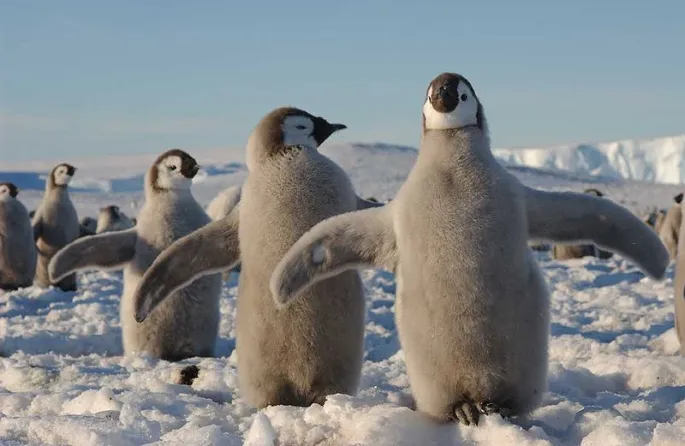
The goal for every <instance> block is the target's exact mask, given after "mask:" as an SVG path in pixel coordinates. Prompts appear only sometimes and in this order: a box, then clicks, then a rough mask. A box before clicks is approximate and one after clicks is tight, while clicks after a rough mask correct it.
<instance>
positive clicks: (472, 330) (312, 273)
mask: <svg viewBox="0 0 685 446" xmlns="http://www.w3.org/2000/svg"><path fill="white" fill-rule="evenodd" d="M474 222H475V223H474ZM529 239H536V240H540V241H550V242H559V241H567V242H573V241H574V242H592V243H596V244H598V245H600V246H602V247H605V248H607V249H611V250H614V251H618V252H620V253H622V254H623V255H625V256H626V257H628V258H630V259H632V260H634V261H635V262H636V263H638V264H639V265H640V266H641V267H642V268H643V269H644V270H646V271H647V272H648V274H650V275H651V276H653V277H657V278H662V277H663V276H664V272H665V269H666V266H667V263H668V254H667V252H666V250H665V249H664V247H663V245H662V244H661V242H660V241H659V239H658V237H657V236H656V234H654V232H653V231H651V230H650V229H649V228H648V227H646V226H645V225H644V223H642V221H640V220H639V219H638V218H636V217H635V216H633V214H632V213H631V212H630V211H628V210H627V209H625V208H623V207H621V206H619V205H617V204H615V203H613V202H611V201H610V200H605V199H602V198H597V197H593V196H590V195H588V194H577V193H558V192H543V191H539V190H535V189H532V188H529V187H526V186H524V185H522V184H521V183H520V182H519V180H518V179H517V178H516V177H514V176H513V175H512V174H510V173H509V172H508V171H507V170H506V169H505V168H504V167H503V166H501V165H500V164H499V163H498V162H497V160H496V159H495V157H494V156H493V154H492V151H491V148H490V138H489V134H488V126H487V121H486V118H485V112H484V109H483V106H482V104H481V103H480V101H479V99H478V97H477V95H476V92H475V91H474V89H473V88H472V86H471V83H470V82H469V81H468V80H467V79H466V78H464V77H463V76H460V75H459V74H456V73H443V74H440V75H439V76H437V77H436V78H435V79H433V80H432V81H431V83H430V84H429V86H428V89H427V93H426V96H425V102H424V104H423V134H422V140H421V147H420V150H419V152H418V157H417V159H416V163H415V165H414V167H413V168H412V170H411V172H410V173H409V176H408V177H407V180H406V182H405V183H404V184H403V185H402V187H401V189H400V190H399V192H398V193H397V195H396V197H395V199H394V200H393V201H392V202H391V203H389V204H387V205H385V206H384V207H382V208H377V209H368V210H364V211H357V212H350V213H346V214H343V215H338V216H334V217H332V218H329V219H327V220H324V221H323V222H321V223H318V224H317V225H315V226H314V227H313V228H312V229H310V230H309V231H307V233H305V234H304V235H303V236H302V237H301V238H300V239H299V240H298V241H297V242H295V244H294V245H293V246H292V247H291V248H290V249H289V250H288V252H287V253H286V254H285V256H284V257H283V259H282V260H281V261H280V262H279V263H278V265H276V267H275V269H274V273H273V276H272V279H271V284H270V288H271V290H272V293H273V296H274V298H275V301H276V302H277V304H278V305H281V306H283V311H292V310H290V308H291V307H290V306H291V305H295V304H300V303H301V301H302V300H304V299H306V300H312V299H313V298H314V297H315V296H311V295H307V291H308V290H309V289H310V287H312V286H316V284H317V283H319V281H321V280H330V278H333V277H336V275H337V274H341V273H345V272H347V271H348V270H350V269H356V268H360V267H364V266H371V267H380V268H385V269H387V270H389V271H394V272H395V274H396V276H397V301H396V307H395V308H396V310H395V312H396V319H397V329H398V334H399V339H400V343H401V345H402V350H403V352H404V356H405V363H406V365H407V373H408V377H409V383H410V386H411V390H412V394H413V396H414V398H415V400H416V407H417V409H418V410H419V411H420V412H422V413H424V414H427V415H429V416H431V417H433V418H435V419H437V420H442V421H449V420H458V421H459V422H462V423H464V424H477V423H478V421H479V417H480V416H481V415H483V414H492V413H500V414H502V415H510V416H513V415H525V414H527V413H529V412H530V411H532V410H533V409H535V408H536V407H537V406H538V404H539V403H540V400H541V398H542V395H543V393H544V391H545V389H546V385H547V364H548V351H547V346H548V337H549V294H548V291H547V288H546V286H545V282H544V279H543V277H542V274H541V272H540V270H539V268H538V266H537V263H536V262H535V260H534V256H533V253H532V251H531V250H530V249H529V248H528V240H529ZM298 296H302V297H300V298H297V299H296V297H298ZM319 298H322V299H325V300H326V302H327V303H329V302H330V296H327V295H325V294H321V295H320V296H319Z"/></svg>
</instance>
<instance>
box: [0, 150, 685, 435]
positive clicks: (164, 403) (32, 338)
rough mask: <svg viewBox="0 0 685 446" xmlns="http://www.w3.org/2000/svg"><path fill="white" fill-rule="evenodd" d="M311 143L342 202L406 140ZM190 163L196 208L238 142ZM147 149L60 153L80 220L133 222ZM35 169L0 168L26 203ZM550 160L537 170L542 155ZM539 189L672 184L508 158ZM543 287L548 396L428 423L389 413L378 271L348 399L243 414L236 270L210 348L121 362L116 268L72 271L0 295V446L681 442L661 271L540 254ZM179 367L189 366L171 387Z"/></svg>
mask: <svg viewBox="0 0 685 446" xmlns="http://www.w3.org/2000/svg"><path fill="white" fill-rule="evenodd" d="M322 151H323V152H324V153H326V154H327V155H329V156H331V157H332V158H334V159H335V160H336V161H338V162H339V163H340V164H341V165H342V166H343V167H344V168H345V169H346V170H347V172H348V173H349V175H350V177H351V178H352V181H353V183H354V184H355V187H356V188H357V190H358V192H359V194H360V195H362V196H365V197H368V196H375V197H376V198H378V199H381V200H386V199H388V198H392V197H393V196H394V194H395V192H396V191H397V188H398V187H399V186H400V184H401V183H402V182H403V181H404V179H405V177H406V174H407V172H408V171H409V169H410V168H411V165H412V163H413V161H414V159H415V157H416V151H415V150H414V149H412V148H408V147H396V146H387V145H383V144H368V145H362V144H357V145H345V144H334V143H330V144H327V145H325V146H324V147H323V148H322ZM189 152H191V154H193V155H194V156H196V158H197V159H198V161H199V162H200V163H201V164H203V166H204V169H203V172H202V174H201V175H200V177H199V178H198V179H197V181H196V182H195V185H194V189H193V190H194V194H195V196H196V197H197V198H198V200H199V201H200V202H202V203H203V204H207V203H208V202H209V200H210V199H211V198H212V197H213V196H214V195H215V194H216V193H217V192H218V191H219V190H221V189H222V188H225V187H228V186H230V185H233V184H240V183H241V182H242V181H243V179H244V178H245V175H246V170H245V167H244V164H243V163H244V154H243V152H242V149H235V150H230V149H221V150H215V151H196V152H194V151H192V150H189ZM155 157H156V156H155V155H154V154H152V155H144V156H140V157H138V158H130V157H129V158H120V159H108V160H97V159H95V160H90V161H82V162H80V163H79V161H77V160H65V161H70V162H72V163H73V164H75V165H76V166H77V167H78V168H79V170H78V171H77V173H76V177H75V179H74V183H73V184H74V189H75V190H74V191H73V192H72V198H73V200H74V201H75V204H76V206H77V210H78V211H79V214H80V216H84V215H94V214H95V212H96V211H97V208H99V207H101V206H105V205H108V204H119V205H120V206H121V208H122V210H123V211H124V212H126V213H127V214H129V215H131V216H135V215H136V212H135V211H134V210H132V209H131V208H130V207H129V204H130V202H131V201H132V200H134V199H136V200H138V201H139V202H141V203H142V192H141V186H142V177H141V174H142V173H143V172H144V171H145V169H146V168H147V166H148V165H149V163H150V162H151V161H152V160H153V159H154V158H155ZM52 164H53V163H52V162H45V163H42V164H40V163H38V164H34V165H23V166H1V167H0V181H1V180H4V179H6V178H10V177H11V178H12V179H13V180H14V181H17V183H18V184H19V186H20V187H21V188H23V190H22V191H21V192H20V195H19V198H20V199H21V200H22V201H23V202H24V203H25V204H26V205H27V207H29V208H30V209H31V208H33V207H35V205H36V204H37V203H38V200H39V199H40V196H41V189H42V187H43V186H42V182H41V181H42V180H40V175H41V174H42V173H44V172H45V171H47V170H49V168H50V167H51V165H52ZM547 167H550V166H547ZM511 170H512V172H514V173H515V174H516V175H517V176H518V177H519V178H520V179H521V180H522V181H523V182H524V183H526V184H528V185H532V186H535V187H539V188H544V189H558V190H560V189H565V190H576V191H582V190H583V189H584V188H586V187H590V186H593V187H598V188H600V189H601V190H602V191H604V192H606V194H607V197H608V198H610V199H613V200H615V201H617V202H621V203H623V204H625V205H626V206H627V207H629V208H630V209H631V210H633V211H634V212H637V213H641V212H643V211H645V210H647V209H649V208H650V207H652V206H658V207H666V206H668V205H670V203H671V200H672V197H673V196H674V195H675V194H676V193H678V192H680V191H681V190H682V189H685V186H679V185H668V184H660V185H659V184H654V183H651V182H632V181H631V182H626V181H622V180H617V179H607V178H599V177H592V176H590V175H588V174H587V172H575V173H574V172H561V171H559V170H548V171H542V170H538V169H533V168H530V167H523V166H519V167H515V168H512V169H511ZM536 256H538V259H539V262H540V264H541V266H542V269H543V271H544V274H545V277H546V279H547V281H548V284H549V287H550V290H551V299H552V302H551V303H552V327H551V333H552V338H551V343H550V366H549V392H547V393H546V395H545V398H544V402H543V405H542V407H540V408H539V409H538V410H537V411H536V412H534V413H533V414H532V416H531V417H530V419H529V420H526V421H518V422H516V423H511V422H508V421H505V420H503V419H502V418H500V417H499V416H490V417H487V418H485V419H484V420H483V421H482V422H481V425H480V426H479V427H464V426H459V425H455V424H449V425H437V424H435V423H433V422H432V421H429V420H427V419H426V418H424V417H422V416H421V415H419V414H418V413H415V412H412V411H411V410H409V409H408V408H407V407H406V404H407V401H408V395H409V383H408V380H407V375H406V371H405V366H404V363H403V359H402V350H401V349H400V346H399V344H398V340H397V332H396V329H395V322H394V293H395V280H394V277H393V276H392V275H391V274H389V273H387V272H384V271H380V270H377V271H372V270H369V271H365V272H364V273H363V278H364V283H365V286H366V291H367V300H368V305H367V325H366V361H365V364H364V370H363V379H362V383H361V387H360V390H359V393H358V395H356V396H355V397H351V396H343V395H336V396H332V397H330V398H329V399H328V401H327V402H326V403H325V405H324V406H317V405H315V406H312V407H309V408H294V407H270V408H267V409H264V410H261V411H256V410H254V409H252V408H250V407H249V406H247V405H246V404H245V403H244V402H243V400H242V398H241V396H240V393H239V392H238V390H237V380H236V368H235V367H236V354H235V352H234V350H233V349H234V345H235V331H234V317H235V308H236V305H235V304H236V302H235V298H236V295H237V275H236V274H231V276H230V278H229V280H228V281H227V282H226V284H225V287H224V290H223V295H222V301H221V312H222V316H223V317H222V323H221V329H220V340H219V343H218V349H217V357H216V358H203V359H200V358H193V359H189V360H186V361H183V362H182V363H180V364H179V363H168V362H165V361H157V360H153V359H151V358H148V357H131V358H124V357H122V356H121V354H122V347H121V330H120V327H119V295H120V293H121V288H122V282H121V273H119V272H97V271H93V272H86V273H84V274H80V276H79V283H80V290H79V291H78V292H75V293H64V292H60V291H57V290H54V289H51V290H42V289H38V288H28V289H23V290H19V291H16V292H11V293H5V294H1V293H2V292H1V291H0V339H1V342H2V343H1V344H0V351H1V352H2V356H4V357H0V445H25V444H30V445H66V444H68V445H79V446H80V445H142V444H158V445H162V444H164V445H184V446H187V445H241V444H246V445H315V444H317V445H376V446H386V445H388V446H389V445H393V446H395V445H460V444H478V445H584V446H589V445H601V446H612V445H621V446H631V445H647V444H650V445H685V357H681V356H680V355H679V354H678V353H677V351H678V347H679V346H678V341H677V339H676V336H675V333H674V330H673V311H672V307H673V299H672V298H673V296H672V294H673V292H672V290H673V271H672V268H670V269H669V271H668V276H667V278H666V280H664V281H662V282H657V281H653V280H651V279H649V278H646V277H645V276H644V274H642V273H641V272H640V271H639V270H638V269H637V268H636V267H635V266H634V265H632V264H631V263H630V262H628V261H626V260H624V259H622V258H619V257H618V256H614V258H612V259H610V260H599V259H581V260H573V261H565V262H557V261H554V260H552V259H551V258H550V256H549V254H548V253H536ZM186 364H197V365H198V366H199V367H200V370H201V372H200V375H199V377H198V378H197V379H196V380H195V382H194V383H193V385H192V386H191V387H188V386H182V385H177V384H174V382H175V378H174V377H175V374H177V373H178V371H179V370H180V368H182V367H183V365H186Z"/></svg>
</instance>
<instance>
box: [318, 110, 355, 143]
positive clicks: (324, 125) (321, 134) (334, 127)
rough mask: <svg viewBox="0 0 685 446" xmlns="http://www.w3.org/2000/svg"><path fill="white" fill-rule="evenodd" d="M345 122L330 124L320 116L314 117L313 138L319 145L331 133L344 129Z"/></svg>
mask: <svg viewBox="0 0 685 446" xmlns="http://www.w3.org/2000/svg"><path fill="white" fill-rule="evenodd" d="M346 128H347V126H346V125H345V124H331V123H330V122H328V121H326V120H325V119H323V118H322V117H316V118H314V134H313V135H312V136H314V139H315V140H316V142H317V143H318V144H319V145H321V144H323V142H324V141H326V140H327V139H328V138H329V137H330V136H331V135H332V134H333V133H335V132H337V131H339V130H343V129H346Z"/></svg>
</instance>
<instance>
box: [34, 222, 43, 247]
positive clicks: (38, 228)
mask: <svg viewBox="0 0 685 446" xmlns="http://www.w3.org/2000/svg"><path fill="white" fill-rule="evenodd" d="M42 232H43V220H41V219H38V220H36V222H35V223H33V241H34V242H37V241H38V239H39V238H40V236H41V234H42Z"/></svg>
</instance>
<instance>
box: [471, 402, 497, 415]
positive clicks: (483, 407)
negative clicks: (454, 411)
mask: <svg viewBox="0 0 685 446" xmlns="http://www.w3.org/2000/svg"><path fill="white" fill-rule="evenodd" d="M476 409H478V412H480V413H482V414H484V415H492V414H494V413H500V412H501V410H502V409H501V408H500V407H499V405H498V404H496V403H493V402H492V401H482V402H480V403H476Z"/></svg>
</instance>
